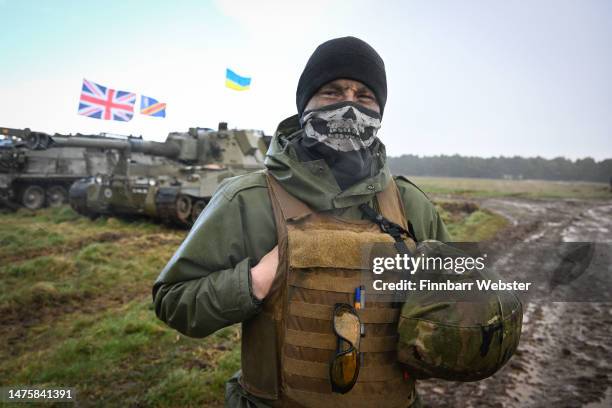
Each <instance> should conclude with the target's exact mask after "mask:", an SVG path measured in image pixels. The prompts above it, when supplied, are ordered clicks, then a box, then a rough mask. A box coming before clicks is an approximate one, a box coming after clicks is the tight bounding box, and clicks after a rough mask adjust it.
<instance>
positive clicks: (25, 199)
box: [21, 186, 45, 210]
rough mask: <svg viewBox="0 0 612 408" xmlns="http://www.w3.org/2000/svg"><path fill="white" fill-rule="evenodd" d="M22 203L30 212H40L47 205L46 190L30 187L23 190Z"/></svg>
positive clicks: (39, 187)
mask: <svg viewBox="0 0 612 408" xmlns="http://www.w3.org/2000/svg"><path fill="white" fill-rule="evenodd" d="M21 203H22V204H23V206H24V207H26V208H29V209H30V210H38V209H39V208H42V206H43V205H45V190H43V188H42V187H41V186H28V187H26V189H25V190H23V195H22V196H21Z"/></svg>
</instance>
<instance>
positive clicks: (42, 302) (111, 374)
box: [0, 202, 504, 407]
mask: <svg viewBox="0 0 612 408" xmlns="http://www.w3.org/2000/svg"><path fill="white" fill-rule="evenodd" d="M439 209H440V212H441V214H442V217H443V218H444V219H445V221H446V222H447V225H448V227H449V230H450V231H451V233H452V234H453V236H454V237H455V239H460V238H462V237H464V238H467V237H471V238H472V239H473V237H489V236H491V234H493V233H494V231H496V230H497V229H499V228H502V227H503V225H504V224H503V222H502V221H500V219H499V217H498V216H496V215H495V214H491V213H488V212H486V211H481V210H479V209H478V208H477V207H475V206H469V205H468V206H467V207H461V208H458V207H457V206H456V205H454V204H449V203H444V202H443V203H441V205H440V207H439ZM185 235H186V231H180V230H172V229H169V228H166V227H164V226H161V225H158V224H153V223H147V222H145V221H136V222H128V221H123V220H119V219H115V218H99V219H97V220H94V221H92V220H89V219H87V218H83V217H79V216H78V215H77V214H75V213H74V212H73V211H72V210H71V209H69V208H67V207H63V208H59V209H44V210H40V211H37V212H30V211H25V210H21V211H18V212H17V213H4V214H0V243H1V246H0V326H1V327H2V330H1V331H0V341H2V344H5V345H6V346H5V347H2V348H1V349H0V384H1V385H2V386H6V385H36V386H46V387H52V386H62V387H75V388H76V389H77V395H78V400H79V404H80V406H84V407H89V406H151V407H175V406H187V407H188V406H213V407H214V406H222V405H223V398H224V384H225V381H226V380H227V379H228V378H229V377H230V376H231V375H232V374H233V373H234V372H235V371H236V370H238V369H239V367H240V329H239V326H232V327H227V328H225V329H223V330H220V331H218V332H217V333H215V334H214V335H212V336H209V337H207V338H205V339H190V338H187V337H185V336H182V335H180V334H178V333H177V332H176V331H174V330H172V329H170V328H168V327H167V326H165V324H164V323H162V322H160V321H159V320H158V319H157V318H156V317H155V313H154V311H153V309H152V304H151V294H150V293H151V292H150V291H151V285H152V282H153V281H154V280H155V278H156V277H157V275H158V273H159V271H160V270H161V269H162V268H163V266H164V265H165V264H166V262H167V261H168V259H170V257H171V256H172V254H173V253H174V251H175V250H176V249H177V248H178V246H179V245H180V243H181V241H182V239H183V238H184V236H185ZM16 406H19V405H16Z"/></svg>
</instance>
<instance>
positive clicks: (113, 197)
mask: <svg viewBox="0 0 612 408" xmlns="http://www.w3.org/2000/svg"><path fill="white" fill-rule="evenodd" d="M267 140H269V139H268V137H266V136H264V135H263V133H262V132H260V131H255V130H243V129H241V130H237V129H231V130H230V129H227V125H226V124H224V123H222V124H220V126H219V129H218V130H216V131H213V130H211V129H206V128H191V129H189V131H188V132H172V133H170V134H169V135H168V137H167V139H166V141H165V142H163V143H160V142H151V141H144V140H134V139H128V140H124V141H123V143H113V146H112V147H111V146H110V145H107V147H109V148H113V149H117V151H119V152H120V154H119V156H120V159H119V160H118V162H117V165H116V166H115V168H114V170H113V171H112V172H111V173H110V174H98V175H96V176H94V177H89V178H87V179H83V180H80V181H78V182H76V183H75V184H74V185H73V186H72V188H71V189H70V204H71V205H72V207H73V208H74V209H75V210H76V211H78V212H79V213H81V214H84V215H88V216H96V215H99V214H126V215H127V214H141V215H144V216H148V217H151V218H156V219H160V220H162V221H165V222H171V223H174V224H178V225H182V226H189V225H191V224H192V223H193V222H194V221H195V219H196V218H197V217H198V215H199V214H200V212H201V211H202V210H203V209H204V207H205V206H206V204H207V203H208V201H209V200H210V198H211V197H212V194H213V192H214V191H215V190H216V189H217V187H218V185H219V184H220V182H221V181H222V180H224V179H226V178H228V177H233V176H236V175H240V174H244V173H248V172H251V171H255V170H259V169H261V168H263V157H264V154H265V151H266V150H267ZM52 143H55V144H59V145H66V144H74V143H83V144H85V143H87V144H89V143H91V141H79V140H77V139H74V138H70V139H62V138H59V139H58V138H55V137H54V138H53V141H52Z"/></svg>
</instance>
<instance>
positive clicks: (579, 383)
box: [418, 198, 612, 408]
mask: <svg viewBox="0 0 612 408" xmlns="http://www.w3.org/2000/svg"><path fill="white" fill-rule="evenodd" d="M480 205H481V206H482V207H484V208H488V209H490V210H493V211H495V212H497V213H499V214H502V215H504V216H505V217H506V218H508V220H510V222H511V224H512V226H511V227H510V228H508V229H507V230H505V231H502V232H501V233H500V234H499V235H498V236H497V237H496V239H495V240H493V241H494V242H493V243H492V246H493V247H497V248H498V249H499V250H501V251H502V252H504V257H502V258H500V259H499V260H498V262H500V263H503V262H504V259H506V260H507V259H512V258H513V257H519V256H521V254H522V253H523V252H524V250H525V248H526V245H530V246H533V244H539V243H546V242H551V243H553V242H575V241H582V242H585V241H589V242H598V243H603V242H608V243H612V201H610V200H608V201H580V200H554V201H552V200H551V201H540V200H538V201H532V200H522V199H520V200H519V199H498V198H496V199H486V200H483V201H482V202H481V203H480ZM602 247H603V248H605V246H602ZM608 248H609V247H608ZM599 252H600V253H598V256H600V257H604V262H605V263H606V264H607V265H608V267H607V271H608V272H610V273H609V274H607V275H606V276H604V279H607V281H606V282H604V283H603V284H605V285H609V284H610V280H612V270H610V267H609V266H610V265H611V263H610V258H612V254H611V253H610V251H608V250H606V249H604V250H601V249H600V251H599ZM600 259H601V258H600ZM534 266H535V267H534V268H527V270H528V271H530V272H532V273H533V272H534V271H537V270H538V268H537V266H538V265H534ZM497 270H498V271H500V270H503V267H502V268H498V269H497ZM525 278H528V277H525ZM608 287H610V286H608ZM608 299H609V300H608V302H609V303H602V302H597V303H595V302H556V301H554V300H559V299H558V298H554V297H552V295H551V296H550V297H549V298H543V299H540V300H538V301H530V302H528V303H526V304H525V305H524V307H525V314H524V324H523V332H522V336H521V343H520V345H519V349H518V350H517V353H516V355H515V356H514V357H513V358H512V359H511V360H510V362H509V363H508V364H507V365H506V366H505V367H504V368H503V369H502V370H500V371H499V372H498V373H497V374H495V375H494V376H493V377H491V378H488V379H486V380H483V381H480V382H475V383H454V382H444V381H437V380H429V381H420V382H419V384H418V389H419V393H420V394H421V397H422V400H423V403H424V405H425V406H431V407H555V408H557V407H589V408H598V407H611V406H612V297H610V298H608Z"/></svg>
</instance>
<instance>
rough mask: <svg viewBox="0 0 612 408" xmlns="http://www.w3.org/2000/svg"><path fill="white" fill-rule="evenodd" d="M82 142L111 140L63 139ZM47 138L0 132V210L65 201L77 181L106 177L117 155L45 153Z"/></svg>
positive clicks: (74, 150)
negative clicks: (80, 140) (101, 175)
mask: <svg viewBox="0 0 612 408" xmlns="http://www.w3.org/2000/svg"><path fill="white" fill-rule="evenodd" d="M62 137H78V138H81V139H85V140H95V141H97V142H100V141H103V140H114V139H113V138H111V137H109V136H106V135H104V134H101V135H81V134H77V136H62ZM48 143H49V137H48V135H46V134H44V133H41V132H33V131H30V129H12V128H4V127H3V128H0V206H5V207H10V208H16V207H19V206H24V207H27V208H30V209H33V210H35V209H38V208H41V207H43V206H46V205H48V206H52V207H55V206H59V205H62V204H63V203H66V202H67V201H68V189H69V188H70V186H71V185H72V183H73V182H75V181H76V180H79V179H82V178H83V177H88V176H92V175H95V174H99V173H108V172H110V171H111V170H112V169H113V168H114V167H115V164H116V162H117V159H118V155H117V152H116V151H114V150H109V149H106V148H100V147H65V148H61V149H48V147H49V145H48Z"/></svg>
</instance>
